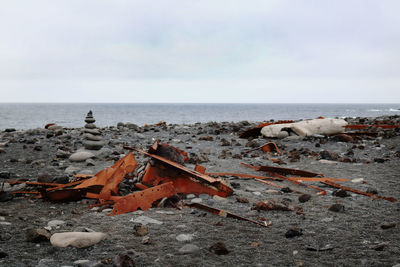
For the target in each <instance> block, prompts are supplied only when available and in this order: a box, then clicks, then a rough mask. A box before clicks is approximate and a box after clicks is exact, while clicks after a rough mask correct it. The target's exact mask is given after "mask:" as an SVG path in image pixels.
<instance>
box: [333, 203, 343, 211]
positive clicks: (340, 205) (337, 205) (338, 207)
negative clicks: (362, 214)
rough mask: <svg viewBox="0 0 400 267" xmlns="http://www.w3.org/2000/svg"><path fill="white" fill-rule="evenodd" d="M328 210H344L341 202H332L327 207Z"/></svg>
mask: <svg viewBox="0 0 400 267" xmlns="http://www.w3.org/2000/svg"><path fill="white" fill-rule="evenodd" d="M329 211H333V212H344V206H343V205H342V204H333V205H332V206H330V207H329Z"/></svg>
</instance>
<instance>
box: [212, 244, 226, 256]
mask: <svg viewBox="0 0 400 267" xmlns="http://www.w3.org/2000/svg"><path fill="white" fill-rule="evenodd" d="M208 250H209V251H211V252H213V253H215V254H217V255H226V254H228V253H229V251H228V249H227V248H226V246H225V244H224V243H222V242H217V243H215V244H213V245H212V246H211V247H210V248H209V249H208Z"/></svg>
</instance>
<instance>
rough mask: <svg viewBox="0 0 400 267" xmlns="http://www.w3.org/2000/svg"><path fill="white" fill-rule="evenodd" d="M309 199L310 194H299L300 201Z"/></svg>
mask: <svg viewBox="0 0 400 267" xmlns="http://www.w3.org/2000/svg"><path fill="white" fill-rule="evenodd" d="M310 199H311V195H309V194H302V195H300V196H299V202H300V203H304V202H307V201H309V200H310Z"/></svg>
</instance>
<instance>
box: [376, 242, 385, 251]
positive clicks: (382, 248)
mask: <svg viewBox="0 0 400 267" xmlns="http://www.w3.org/2000/svg"><path fill="white" fill-rule="evenodd" d="M387 245H388V243H387V242H382V243H380V244H378V245H376V246H374V247H373V249H374V250H376V251H383V250H384V249H385V248H386V247H387Z"/></svg>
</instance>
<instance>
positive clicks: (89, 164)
mask: <svg viewBox="0 0 400 267" xmlns="http://www.w3.org/2000/svg"><path fill="white" fill-rule="evenodd" d="M95 165H96V162H95V161H94V160H93V159H87V160H86V166H95Z"/></svg>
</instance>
